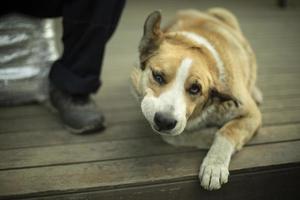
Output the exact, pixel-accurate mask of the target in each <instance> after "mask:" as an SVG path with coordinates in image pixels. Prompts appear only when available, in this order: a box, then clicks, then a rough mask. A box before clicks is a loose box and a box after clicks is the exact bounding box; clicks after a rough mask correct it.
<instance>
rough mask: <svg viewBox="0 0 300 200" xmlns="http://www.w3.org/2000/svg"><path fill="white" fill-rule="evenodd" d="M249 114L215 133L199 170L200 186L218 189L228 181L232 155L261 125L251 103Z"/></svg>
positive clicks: (257, 113) (256, 109)
mask: <svg viewBox="0 0 300 200" xmlns="http://www.w3.org/2000/svg"><path fill="white" fill-rule="evenodd" d="M251 105H252V106H251V109H249V110H251V112H249V113H248V114H247V115H246V116H243V117H241V118H237V119H234V120H231V121H230V122H228V123H227V124H225V125H224V126H223V127H222V128H221V129H220V130H219V131H218V132H217V133H216V136H215V139H214V142H213V144H212V146H211V148H210V150H209V151H208V153H207V155H206V157H205V158H204V160H203V163H202V165H201V168H200V173H199V178H200V182H201V185H202V186H203V187H204V188H206V189H208V190H214V189H219V188H220V187H221V185H222V184H223V183H226V182H227V181H228V175H229V171H228V167H229V162H230V159H231V156H232V154H233V153H234V152H235V151H236V150H239V149H240V148H241V147H242V146H243V145H244V144H245V143H246V142H247V141H248V140H249V139H250V138H251V137H252V136H253V134H254V133H255V131H256V130H257V129H258V127H259V126H260V124H261V114H260V111H259V110H258V108H257V106H256V105H255V103H254V102H253V101H251Z"/></svg>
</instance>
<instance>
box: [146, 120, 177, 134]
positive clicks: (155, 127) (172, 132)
mask: <svg viewBox="0 0 300 200" xmlns="http://www.w3.org/2000/svg"><path fill="white" fill-rule="evenodd" d="M150 124H151V123H150ZM151 128H152V130H153V131H154V132H155V133H156V134H159V135H163V136H176V135H180V134H181V133H182V131H179V132H178V131H177V130H175V129H173V130H161V129H160V128H159V127H158V126H156V125H155V124H151Z"/></svg>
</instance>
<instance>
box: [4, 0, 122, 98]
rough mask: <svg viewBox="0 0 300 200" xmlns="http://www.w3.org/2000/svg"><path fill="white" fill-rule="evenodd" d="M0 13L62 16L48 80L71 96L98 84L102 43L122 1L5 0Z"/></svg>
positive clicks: (108, 32) (115, 19) (102, 52)
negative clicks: (58, 46)
mask: <svg viewBox="0 0 300 200" xmlns="http://www.w3.org/2000/svg"><path fill="white" fill-rule="evenodd" d="M7 3H8V4H7V6H5V8H4V7H3V8H2V9H0V14H6V13H7V12H12V11H13V12H21V13H24V14H28V15H32V16H36V17H42V18H45V17H58V16H62V17H63V38H62V40H63V46H64V52H63V55H62V57H61V58H60V59H59V60H57V61H56V62H55V63H54V64H53V66H52V69H51V71H50V76H49V77H50V81H51V82H52V84H53V85H54V86H55V87H57V88H58V89H60V90H62V91H64V92H67V93H69V94H71V95H88V94H90V93H93V92H96V91H97V89H98V88H99V87H100V83H101V82H100V80H99V78H100V73H101V66H102V59H103V55H104V50H105V45H106V42H107V41H108V39H109V38H110V37H111V35H112V34H113V32H114V30H115V28H116V26H117V23H118V20H119V18H120V15H121V12H122V10H123V7H124V4H125V0H109V1H104V0H51V1H47V2H46V1H41V0H27V1H15V0H10V1H7Z"/></svg>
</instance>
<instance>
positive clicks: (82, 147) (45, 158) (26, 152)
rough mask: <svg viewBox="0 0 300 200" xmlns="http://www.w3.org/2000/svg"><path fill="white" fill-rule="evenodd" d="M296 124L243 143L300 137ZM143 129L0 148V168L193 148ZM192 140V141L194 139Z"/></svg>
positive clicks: (205, 146) (208, 139)
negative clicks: (127, 136)
mask: <svg viewBox="0 0 300 200" xmlns="http://www.w3.org/2000/svg"><path fill="white" fill-rule="evenodd" d="M299 126H300V124H299V125H298V126H295V125H290V126H283V127H281V126H273V127H268V128H263V129H262V130H261V131H260V132H259V134H257V135H256V137H255V138H254V140H252V141H251V142H250V143H249V144H247V146H248V145H258V144H269V143H273V142H276V143H278V142H285V141H294V140H300V127H299ZM147 130H148V134H147V137H142V138H141V137H138V138H132V139H126V140H124V139H123V140H114V141H112V140H107V141H90V142H88V143H81V144H69V145H66V144H63V145H56V146H46V147H34V148H25V149H24V148H21V149H20V148H18V149H10V150H0V158H1V159H0V170H7V169H12V168H13V169H16V168H24V167H37V166H49V165H57V164H59V165H62V164H70V163H84V162H94V161H102V160H117V159H124V158H133V157H145V156H153V155H158V154H159V155H164V154H170V153H176V152H186V151H195V150H196V149H195V148H175V147H173V146H171V145H168V144H165V143H164V142H163V141H162V139H161V138H160V137H159V136H158V135H155V134H153V132H152V131H151V130H150V129H147ZM140 132H142V130H140V131H138V133H140ZM215 132H216V129H214V128H212V129H207V130H203V131H201V134H202V135H203V136H204V138H205V141H206V142H203V141H198V143H197V144H198V145H201V146H202V147H201V149H208V148H209V146H210V144H211V142H212V140H213V134H214V133H215ZM123 133H124V132H123ZM119 134H120V133H119ZM145 136H146V135H145ZM43 140H44V139H43ZM200 140H201V138H200ZM192 142H193V143H195V142H197V140H195V141H192ZM192 142H191V143H192ZM152 147H155V148H152ZM100 152H101V153H100Z"/></svg>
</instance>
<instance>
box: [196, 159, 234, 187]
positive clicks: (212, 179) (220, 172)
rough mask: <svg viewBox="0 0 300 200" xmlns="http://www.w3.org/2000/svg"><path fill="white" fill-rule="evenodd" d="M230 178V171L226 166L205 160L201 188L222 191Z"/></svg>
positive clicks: (201, 172) (201, 171)
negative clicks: (222, 186)
mask: <svg viewBox="0 0 300 200" xmlns="http://www.w3.org/2000/svg"><path fill="white" fill-rule="evenodd" d="M228 176H229V171H228V167H227V166H226V165H225V164H220V163H210V162H207V160H206V159H205V160H204V162H203V163H202V165H201V168H200V173H199V179H200V183H201V186H202V187H204V188H205V189H207V190H216V189H220V188H221V185H222V184H223V183H227V181H228Z"/></svg>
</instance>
